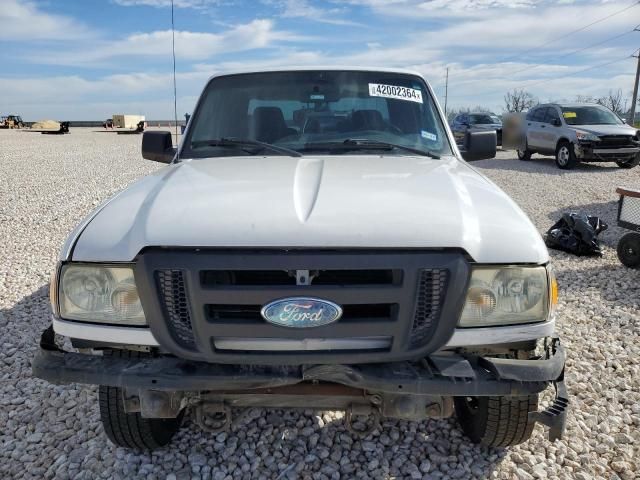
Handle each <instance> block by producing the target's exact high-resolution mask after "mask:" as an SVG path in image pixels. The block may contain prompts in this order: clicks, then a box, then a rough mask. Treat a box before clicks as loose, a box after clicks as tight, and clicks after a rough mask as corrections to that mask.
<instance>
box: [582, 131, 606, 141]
mask: <svg viewBox="0 0 640 480" xmlns="http://www.w3.org/2000/svg"><path fill="white" fill-rule="evenodd" d="M576 137H578V140H580V141H581V142H599V141H600V137H598V136H597V135H594V134H593V133H589V132H584V131H582V130H576Z"/></svg>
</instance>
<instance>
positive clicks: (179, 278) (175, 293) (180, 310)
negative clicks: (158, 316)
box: [156, 270, 195, 349]
mask: <svg viewBox="0 0 640 480" xmlns="http://www.w3.org/2000/svg"><path fill="white" fill-rule="evenodd" d="M156 280H157V283H158V291H159V293H160V302H161V303H162V306H163V309H164V312H165V315H166V318H167V324H168V326H169V330H170V331H171V333H172V335H173V336H174V338H175V340H176V341H177V342H178V343H179V344H180V345H181V346H183V347H186V348H189V349H193V348H195V340H194V337H193V327H192V325H191V313H190V312H189V310H190V309H189V302H188V301H187V290H186V286H185V282H184V274H183V273H182V270H158V271H157V272H156Z"/></svg>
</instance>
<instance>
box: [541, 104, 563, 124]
mask: <svg viewBox="0 0 640 480" xmlns="http://www.w3.org/2000/svg"><path fill="white" fill-rule="evenodd" d="M555 120H560V115H558V111H557V110H556V109H555V108H554V107H549V108H547V115H546V116H545V117H544V121H545V122H546V123H553V122H554V121H555Z"/></svg>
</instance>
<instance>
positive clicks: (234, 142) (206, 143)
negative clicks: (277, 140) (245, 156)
mask: <svg viewBox="0 0 640 480" xmlns="http://www.w3.org/2000/svg"><path fill="white" fill-rule="evenodd" d="M247 146H249V147H260V148H259V149H258V150H255V151H248V150H245V152H247V153H249V154H251V155H257V154H258V152H261V151H262V150H271V151H272V152H278V153H282V154H284V155H288V156H290V157H301V156H302V154H301V153H300V152H297V151H295V150H292V149H290V148H286V147H279V146H277V145H273V144H271V143H266V142H260V141H258V140H251V139H249V138H219V139H217V140H215V139H214V140H197V141H195V142H191V148H199V147H231V148H234V147H235V148H242V147H247Z"/></svg>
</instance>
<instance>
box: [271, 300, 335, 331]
mask: <svg viewBox="0 0 640 480" xmlns="http://www.w3.org/2000/svg"><path fill="white" fill-rule="evenodd" d="M260 313H261V314H262V317H263V318H264V319H265V320H266V321H267V322H270V323H273V324H274V325H280V326H283V327H294V328H309V327H319V326H321V325H327V324H329V323H332V322H335V321H336V320H338V319H339V318H340V317H341V316H342V308H340V306H339V305H336V304H335V303H333V302H329V301H327V300H321V299H319V298H308V297H291V298H283V299H281V300H276V301H274V302H271V303H268V304H266V305H265V306H264V307H263V308H262V310H261V311H260Z"/></svg>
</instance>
